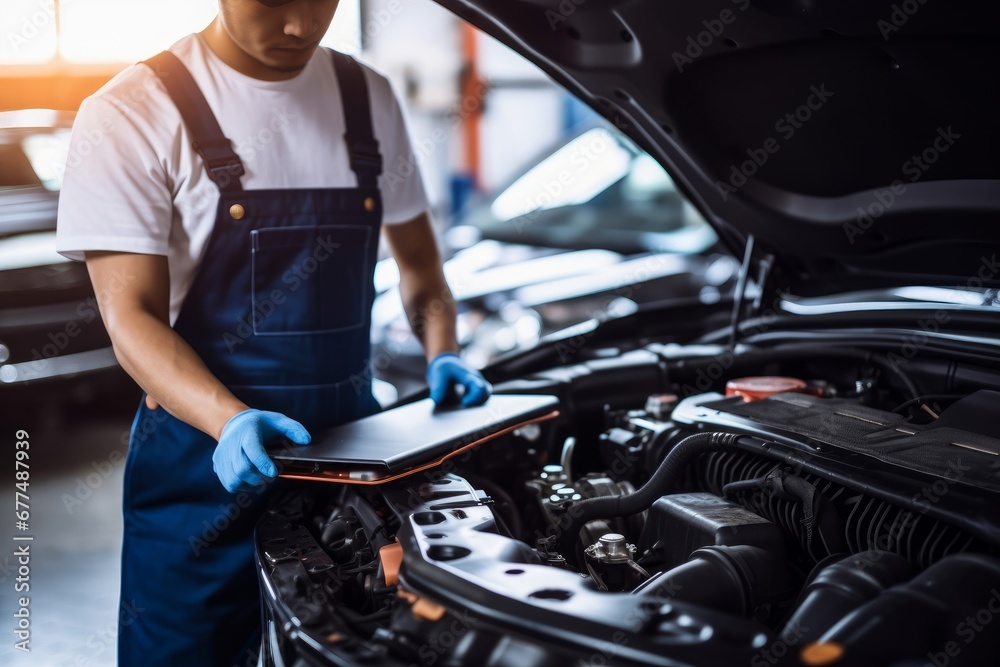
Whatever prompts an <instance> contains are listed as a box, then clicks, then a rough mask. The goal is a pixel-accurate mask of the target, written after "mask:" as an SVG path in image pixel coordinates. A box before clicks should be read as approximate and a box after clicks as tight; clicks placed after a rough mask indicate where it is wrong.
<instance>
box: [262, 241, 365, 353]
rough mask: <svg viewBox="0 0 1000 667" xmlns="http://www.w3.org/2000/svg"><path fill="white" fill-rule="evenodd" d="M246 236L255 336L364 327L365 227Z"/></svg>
mask: <svg viewBox="0 0 1000 667" xmlns="http://www.w3.org/2000/svg"><path fill="white" fill-rule="evenodd" d="M250 237H251V253H252V257H251V264H252V267H251V271H252V308H253V310H252V312H251V319H252V321H253V331H254V334H256V335H258V336H279V335H288V334H297V335H301V334H321V333H332V332H337V331H347V330H350V329H355V328H357V327H360V326H364V325H365V324H366V322H367V320H368V318H367V317H366V315H367V313H366V312H365V310H366V308H367V307H368V304H369V303H370V298H371V296H370V291H371V289H372V286H371V284H370V282H371V275H372V272H371V268H370V267H368V266H367V264H368V259H367V258H368V255H369V244H370V243H372V238H371V237H372V230H371V229H370V228H369V227H367V226H360V225H359V226H352V225H317V226H303V227H268V228H263V229H257V230H254V231H252V232H250Z"/></svg>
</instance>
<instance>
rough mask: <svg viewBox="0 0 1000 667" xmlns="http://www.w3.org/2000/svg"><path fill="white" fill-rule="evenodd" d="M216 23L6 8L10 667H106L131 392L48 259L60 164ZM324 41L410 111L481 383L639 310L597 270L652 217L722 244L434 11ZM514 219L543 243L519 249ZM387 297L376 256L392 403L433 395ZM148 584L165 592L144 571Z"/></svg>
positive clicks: (2, 277)
mask: <svg viewBox="0 0 1000 667" xmlns="http://www.w3.org/2000/svg"><path fill="white" fill-rule="evenodd" d="M215 9H216V4H215V2H214V0H173V2H170V3H152V2H141V3H139V2H134V1H131V0H3V2H2V4H0V442H2V443H3V451H5V452H7V453H8V455H7V456H4V457H3V460H4V463H3V466H4V470H5V472H4V478H5V479H8V480H11V481H9V482H8V483H7V484H6V485H5V487H4V488H5V492H4V493H5V495H6V497H7V501H8V502H10V503H11V504H13V500H14V499H13V498H12V497H11V496H13V495H14V491H15V487H14V480H15V470H14V465H15V462H14V452H15V447H14V444H15V441H16V440H20V439H22V438H23V439H26V440H28V441H29V442H30V450H29V451H30V459H29V460H28V462H29V463H30V476H29V481H30V487H29V489H30V490H29V494H28V495H29V497H30V501H29V505H30V520H29V521H28V522H27V524H28V525H27V527H26V530H20V532H19V529H18V527H17V526H16V524H15V521H14V519H13V518H11V517H10V515H9V514H8V515H7V518H6V519H5V521H4V523H5V526H4V529H3V531H4V532H7V533H10V535H11V538H13V537H14V535H15V534H18V535H22V536H23V535H31V536H33V538H34V539H33V541H32V542H31V543H30V544H31V553H32V558H31V562H30V592H28V593H24V595H26V596H30V598H31V603H30V609H31V613H32V616H31V630H32V634H31V644H30V646H31V653H30V654H24V653H21V652H19V651H15V650H14V649H13V648H12V643H13V642H12V641H4V642H2V644H0V663H2V664H4V665H22V664H25V665H45V666H46V667H62V666H64V665H65V666H69V665H74V666H82V665H90V666H96V665H112V664H114V661H115V637H116V634H117V627H118V619H117V614H118V608H117V598H118V567H119V563H118V552H119V547H120V531H121V512H120V493H121V477H122V468H123V463H124V459H125V452H126V449H127V441H128V429H129V425H130V421H131V416H132V413H133V411H134V408H135V405H136V403H137V399H138V396H139V391H138V389H137V387H136V386H135V385H134V383H132V381H131V380H130V379H129V378H128V377H127V376H126V375H125V374H124V373H123V372H122V371H121V369H120V368H118V366H117V363H116V362H115V359H114V355H113V353H112V351H111V349H110V343H109V341H108V339H107V335H106V333H105V332H104V329H103V326H102V324H101V321H100V317H99V316H98V313H97V310H96V302H95V301H94V298H93V293H92V291H91V289H90V284H89V280H88V279H87V274H86V269H85V267H84V266H83V265H82V264H77V263H72V262H68V261H66V260H64V259H63V258H61V257H60V256H58V255H57V254H56V253H55V251H54V240H55V233H54V228H55V227H54V226H55V211H56V203H57V197H58V189H59V183H60V180H61V176H62V173H63V172H64V171H65V169H66V168H67V165H72V164H73V163H74V161H76V162H79V161H83V160H85V159H86V155H69V154H68V138H69V131H70V127H71V125H72V120H73V111H74V110H75V109H77V108H78V106H79V104H80V102H81V101H82V100H83V99H84V98H85V97H86V96H87V95H89V94H91V93H92V92H94V91H95V90H97V89H98V88H99V87H100V86H101V85H102V84H103V83H104V82H106V81H107V80H109V79H110V78H111V77H113V76H114V75H115V74H116V73H117V72H119V71H120V70H121V69H122V68H124V67H126V66H127V65H128V64H130V63H133V62H136V61H138V60H141V59H144V58H147V57H149V56H152V55H154V54H155V53H157V52H158V51H160V50H162V49H165V48H167V47H168V46H169V45H170V44H172V43H173V42H174V41H176V40H177V39H179V38H181V37H182V36H184V35H186V34H188V33H191V32H195V31H198V30H201V29H202V28H203V27H204V26H206V25H207V24H208V23H209V22H210V20H211V19H212V17H213V16H214V15H215ZM323 44H324V45H327V46H332V47H334V48H337V49H339V50H342V51H347V52H349V53H352V54H355V55H359V56H360V57H361V58H362V59H363V60H365V61H366V62H368V63H369V64H371V65H373V66H375V67H376V68H377V69H379V70H380V71H382V72H383V73H385V74H386V75H387V76H388V77H389V78H390V79H391V80H392V82H393V84H394V86H395V88H396V90H397V93H398V95H399V97H400V98H401V100H402V101H403V103H404V105H405V107H406V109H407V110H408V114H409V123H410V131H411V137H412V140H413V145H414V148H415V150H416V154H417V155H416V157H417V160H418V162H419V165H420V167H421V169H422V171H423V176H424V180H425V184H426V187H427V190H428V193H429V195H430V198H431V201H432V204H433V209H434V210H433V214H434V222H435V225H436V226H437V229H438V232H439V235H440V239H441V243H442V250H443V253H444V257H445V258H446V259H447V260H448V265H447V267H446V270H447V273H448V278H449V282H450V284H451V286H452V289H453V291H454V292H455V293H456V296H457V297H458V298H459V301H460V302H461V304H460V316H459V334H460V337H461V340H462V343H463V345H464V346H465V350H464V352H463V354H464V355H465V357H466V359H467V360H468V361H469V362H470V363H473V364H474V365H476V366H479V367H482V366H483V365H485V364H487V363H488V362H489V361H491V360H492V359H495V358H496V357H497V356H498V355H501V354H504V353H506V352H510V351H512V350H517V349H523V348H524V347H528V346H530V345H533V344H535V343H536V342H537V341H538V340H539V338H540V337H542V336H544V335H545V334H546V333H550V332H552V331H555V330H559V329H563V328H565V327H568V326H571V325H573V324H576V323H579V322H582V321H584V320H587V319H590V318H593V317H594V316H595V314H596V315H608V314H623V313H625V312H628V311H629V309H631V308H634V307H635V303H634V301H633V300H632V299H631V298H628V297H627V296H621V295H618V296H616V295H615V293H614V289H615V288H616V287H618V286H620V285H621V284H623V282H622V281H623V278H622V277H621V276H619V277H617V278H615V277H614V276H613V275H612V274H611V273H607V272H602V270H603V269H607V268H610V267H612V266H614V265H616V264H619V263H622V262H624V260H626V259H627V258H628V257H629V256H630V255H634V254H635V253H637V252H640V251H648V250H649V248H648V247H647V246H648V245H649V244H650V243H653V244H654V246H655V243H657V242H659V241H657V239H658V238H659V237H658V236H657V234H653V233H649V231H648V230H646V227H648V228H649V229H656V230H659V229H662V228H664V225H663V224H662V220H661V215H660V214H657V215H656V216H655V217H654V216H652V215H651V216H649V219H648V220H647V219H645V218H643V217H642V213H641V212H642V210H656V211H660V212H662V211H663V210H675V209H676V210H675V212H676V220H675V223H676V224H675V225H674V226H673V228H674V229H675V230H682V231H683V232H684V233H683V234H674V235H672V236H671V238H670V239H669V242H666V241H664V245H663V248H661V250H664V251H671V252H672V251H675V250H678V249H680V250H688V251H691V250H697V249H698V248H701V247H706V246H707V245H708V244H710V243H711V242H712V241H713V240H714V239H713V238H711V237H710V235H711V232H710V231H709V230H708V228H707V226H705V225H703V224H700V223H701V221H700V220H698V219H697V214H696V213H695V212H694V209H693V208H691V207H690V206H689V205H687V204H686V202H684V201H683V200H682V199H681V198H680V197H679V195H677V193H676V191H675V190H674V189H673V186H672V183H671V182H670V179H669V178H668V177H667V176H666V174H665V173H664V172H663V170H662V169H661V168H660V167H659V166H658V165H656V163H655V162H653V161H652V160H651V159H649V158H648V157H647V156H645V155H644V154H642V153H641V152H638V151H636V150H635V148H634V146H632V145H631V144H630V143H629V142H628V141H627V140H625V139H623V138H621V136H620V135H618V134H617V133H616V132H614V131H613V128H610V127H609V126H607V124H605V123H603V122H602V121H600V119H599V118H598V117H597V116H596V114H594V113H593V112H592V111H591V110H590V109H589V108H588V107H586V106H584V105H583V104H581V103H580V102H579V101H578V100H576V99H575V98H573V97H572V96H571V95H569V94H567V93H566V92H565V91H563V90H562V89H561V88H559V87H557V86H556V85H555V84H553V83H552V82H551V81H550V80H549V78H548V77H547V76H545V75H544V74H543V73H542V72H540V71H539V70H538V69H537V68H536V67H535V66H533V65H531V64H529V63H527V62H526V61H525V60H524V59H522V58H521V57H520V56H518V55H516V54H514V53H513V52H511V51H510V50H509V49H507V48H506V47H504V46H503V45H501V44H499V43H497V42H496V41H494V40H493V39H491V38H488V37H485V36H484V35H482V34H481V33H479V32H478V31H475V30H474V29H472V28H471V27H469V26H468V25H465V24H463V23H462V22H461V21H459V20H458V19H456V18H455V17H454V16H453V15H451V14H450V13H448V12H446V11H445V10H443V9H442V8H440V7H439V6H437V5H435V4H433V3H432V2H430V1H429V0H366V1H362V0H341V3H340V6H339V8H338V10H337V15H336V18H335V20H334V24H333V27H332V28H331V30H330V32H329V34H328V35H327V37H326V38H325V40H324V41H323ZM100 139H101V138H100V137H99V136H96V137H94V138H93V141H94V142H99V141H100ZM386 168H387V169H388V170H401V169H406V168H407V167H406V165H386ZM612 190H613V192H612ZM622 202H625V203H627V204H629V205H633V206H634V210H633V211H632V213H633V215H632V216H631V217H629V218H628V220H629V222H630V224H632V225H633V226H634V227H635V228H636V230H637V231H636V230H633V231H636V233H635V234H633V235H631V236H630V235H629V234H626V233H624V232H623V233H621V234H609V235H607V236H606V237H605V238H606V241H607V242H606V243H605V244H604V246H603V247H593V243H594V242H595V239H598V238H600V237H599V234H600V233H602V232H603V231H604V230H599V231H597V232H596V233H597V234H598V236H593V235H590V236H588V237H587V238H585V239H582V240H581V239H580V238H575V237H573V236H572V233H569V235H568V236H567V233H568V232H567V229H576V230H578V231H577V232H575V233H576V234H577V235H581V234H582V235H585V236H586V235H587V234H591V233H592V232H593V227H592V225H591V224H583V225H577V226H576V227H568V226H567V225H565V224H562V222H563V221H562V220H561V219H560V220H556V219H549V218H546V217H545V216H537V217H533V216H534V215H535V214H536V213H538V212H543V211H552V210H557V209H558V210H560V211H563V212H564V213H565V212H568V214H570V215H572V216H574V217H575V218H581V219H582V220H584V223H586V222H587V220H588V218H587V216H588V215H589V216H590V217H591V218H593V217H594V216H593V211H589V210H588V207H592V206H599V207H603V208H602V210H603V211H605V212H607V211H608V209H609V207H610V208H611V209H612V213H614V210H613V209H614V207H615V206H622V205H623V203H622ZM644 205H645V209H644V208H643V206H644ZM671 207H673V208H671ZM635 211H639V213H638V214H636V213H635ZM526 214H527V217H524V216H525V215H526ZM518 216H521V217H520V218H519V224H518V225H517V226H516V228H512V225H510V224H509V223H510V221H511V220H513V219H514V218H518ZM619 217H620V216H615V215H611V216H609V218H610V219H612V220H617V219H619ZM622 219H624V218H622ZM525 220H527V221H528V222H532V221H534V222H536V223H537V224H534V225H533V226H532V229H527V230H526V229H523V228H522V225H523V223H524V222H525ZM576 222H579V221H578V220H577V221H576ZM666 228H667V229H668V230H670V229H671V228H670V226H669V225H668V226H667V227H666ZM579 230H582V231H579ZM611 231H612V232H614V231H615V230H614V229H612V230H611ZM664 238H665V237H664ZM552 239H558V240H552ZM383 257H384V254H383ZM671 270H672V271H673V272H674V273H675V274H677V273H683V271H678V270H677V269H676V268H673V269H671ZM732 270H733V266H732V263H731V262H728V261H727V260H719V261H718V262H716V263H714V264H713V265H712V266H711V267H710V269H709V271H707V272H706V274H705V275H704V276H702V278H703V279H702V281H701V282H700V283H699V284H698V286H696V287H695V289H697V290H700V292H701V295H702V296H703V298H705V299H706V300H708V299H710V298H711V295H712V294H713V293H715V294H717V288H718V287H719V286H721V285H722V284H723V283H725V282H726V281H727V280H729V279H730V278H731V276H732ZM612 273H613V272H612ZM604 275H611V277H610V278H608V279H607V280H610V281H611V282H604V283H602V282H601V280H605V279H604V278H600V276H604ZM629 277H630V279H634V276H632V275H631V274H630V276H629ZM397 279H398V275H397V274H396V273H395V272H394V265H393V263H392V260H391V258H385V257H384V259H383V261H381V262H380V263H379V267H378V269H377V272H376V288H377V291H378V294H379V296H378V299H377V301H376V304H375V310H374V313H373V329H372V336H373V341H374V343H375V348H374V350H375V354H374V356H373V365H374V367H375V373H376V376H377V377H378V378H380V380H381V382H380V383H379V386H378V390H377V396H378V398H379V400H380V401H382V402H383V404H388V403H391V402H393V401H394V400H396V399H397V398H399V397H403V396H406V395H407V394H410V393H412V392H414V391H418V390H419V389H420V388H421V386H422V383H423V372H424V366H423V364H424V361H423V358H422V355H421V353H420V349H419V347H418V346H417V343H416V341H415V339H414V338H413V337H412V335H411V334H410V332H409V329H408V326H407V324H406V320H405V317H404V316H403V312H402V309H401V306H400V303H399V298H398V293H397V292H395V291H394V289H395V287H394V286H395V284H396V281H397ZM616 281H617V282H616ZM688 287H690V286H688ZM581 289H583V290H584V292H586V294H587V295H589V296H591V297H594V296H595V295H596V296H598V297H600V300H599V306H598V305H595V304H597V303H598V301H594V300H591V301H587V300H586V299H582V300H581V299H580V298H579V297H580V294H581V292H580V290H581ZM609 295H610V298H609ZM648 295H649V296H654V295H655V293H654V292H652V291H650V292H649V293H648ZM20 431H23V432H24V433H20ZM22 477H24V476H23V475H22ZM7 543H8V545H12V544H16V543H15V542H14V541H13V540H12V539H8V542H7ZM12 554H13V549H12V548H10V547H9V546H8V547H4V549H3V550H2V551H0V590H2V591H3V592H2V602H0V618H6V619H8V625H9V623H10V619H11V618H12V616H11V613H12V610H13V609H14V608H15V607H14V605H15V593H14V590H15V582H16V580H17V577H18V564H17V563H16V559H14V557H13V555H12ZM149 574H150V576H153V577H155V576H157V572H156V564H155V563H150V572H149ZM18 595H20V594H18ZM6 633H7V630H6V627H5V628H4V634H5V635H6ZM8 639H9V637H8Z"/></svg>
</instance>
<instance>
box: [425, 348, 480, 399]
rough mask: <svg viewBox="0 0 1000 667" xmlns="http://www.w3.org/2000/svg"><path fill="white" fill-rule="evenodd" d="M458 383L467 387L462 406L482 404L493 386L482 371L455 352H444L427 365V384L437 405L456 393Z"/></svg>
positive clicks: (451, 397)
mask: <svg viewBox="0 0 1000 667" xmlns="http://www.w3.org/2000/svg"><path fill="white" fill-rule="evenodd" d="M456 385H458V386H461V387H463V388H464V389H465V393H464V394H462V407H463V408H468V407H471V406H473V405H482V404H483V403H485V402H486V399H487V398H489V397H490V393H491V392H492V391H493V386H492V385H490V383H489V382H487V381H486V378H484V377H483V375H482V373H480V372H479V371H477V370H476V369H474V368H472V367H471V366H469V365H468V364H466V363H465V362H464V361H462V360H461V359H460V358H459V356H458V355H457V354H455V353H454V352H442V353H441V354H439V355H437V356H436V357H434V359H432V360H431V363H430V364H429V365H428V366H427V386H428V387H430V390H431V399H432V400H433V401H434V404H435V405H441V404H442V403H445V402H448V401H449V400H450V399H453V398H454V397H455V395H456V393H455V391H454V388H455V387H456Z"/></svg>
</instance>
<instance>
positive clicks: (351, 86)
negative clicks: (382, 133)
mask: <svg viewBox="0 0 1000 667" xmlns="http://www.w3.org/2000/svg"><path fill="white" fill-rule="evenodd" d="M330 53H331V55H332V56H333V71H334V72H336V73H337V83H338V84H339V85H340V100H341V104H343V106H344V126H345V128H346V131H345V132H344V141H345V142H346V143H347V154H348V156H349V157H350V161H351V170H352V171H353V172H354V173H355V174H357V177H358V186H359V187H362V188H374V187H377V186H378V175H379V174H381V173H382V154H381V153H380V152H379V150H378V141H377V140H376V139H375V134H374V132H373V131H372V115H371V102H370V100H369V98H368V84H367V82H366V81H365V73H364V71H362V69H361V65H359V64H358V62H357V61H356V60H355V59H354V58H352V57H351V56H349V55H347V54H344V53H340V52H339V51H333V50H331V52H330Z"/></svg>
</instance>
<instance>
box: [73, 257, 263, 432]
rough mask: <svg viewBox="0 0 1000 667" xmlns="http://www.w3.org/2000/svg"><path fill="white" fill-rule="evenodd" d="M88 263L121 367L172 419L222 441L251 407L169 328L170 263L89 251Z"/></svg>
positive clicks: (105, 322) (154, 258)
mask: <svg viewBox="0 0 1000 667" xmlns="http://www.w3.org/2000/svg"><path fill="white" fill-rule="evenodd" d="M86 258H87V270H88V272H89V273H90V278H91V281H92V282H93V283H94V292H95V293H96V294H97V296H98V306H99V307H100V310H101V317H102V319H103V320H104V325H105V327H106V328H107V330H108V335H110V336H111V342H112V344H113V345H114V350H115V356H117V357H118V361H119V362H120V363H121V365H122V368H124V369H125V371H126V372H127V373H128V374H129V375H131V376H132V378H133V379H134V380H135V381H136V382H137V383H138V384H139V386H140V387H142V388H143V389H144V390H146V393H147V395H148V396H149V397H150V398H152V399H153V400H154V401H156V402H157V403H159V404H160V405H162V406H163V407H164V408H165V409H166V410H167V411H168V412H169V413H170V414H172V415H174V416H175V417H177V418H178V419H180V420H181V421H184V422H186V423H188V424H191V425H192V426H194V427H195V428H197V429H200V430H202V431H204V432H205V433H208V434H209V435H211V436H212V437H214V438H215V439H218V438H219V435H220V434H221V432H222V427H223V426H225V424H226V422H227V421H229V419H230V418H231V417H232V416H233V415H235V414H236V413H238V412H240V411H242V410H245V409H246V407H247V406H246V405H244V404H243V403H241V402H240V401H239V400H238V399H236V397H234V396H233V395H232V393H230V391H229V390H228V389H227V388H226V387H225V386H224V385H223V384H222V383H221V382H219V381H218V380H217V379H216V378H215V376H213V375H212V373H211V372H210V371H209V370H208V368H207V367H206V366H205V364H204V363H203V362H202V360H201V358H199V357H198V355H197V354H196V353H195V351H194V350H193V349H191V346H190V345H188V344H187V343H186V342H185V341H184V339H183V338H181V336H180V335H179V334H178V333H177V332H175V331H174V330H173V329H171V328H170V326H169V324H168V320H169V316H170V315H169V313H170V305H169V303H170V274H169V268H168V266H167V258H166V257H162V256H155V255H140V254H131V253H115V252H88V253H87V254H86ZM123 277H124V279H123Z"/></svg>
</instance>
